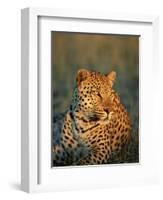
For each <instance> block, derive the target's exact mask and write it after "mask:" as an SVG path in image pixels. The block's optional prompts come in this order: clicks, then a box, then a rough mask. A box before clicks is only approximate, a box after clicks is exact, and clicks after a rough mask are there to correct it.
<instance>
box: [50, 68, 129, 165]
mask: <svg viewBox="0 0 163 200" xmlns="http://www.w3.org/2000/svg"><path fill="white" fill-rule="evenodd" d="M116 77H117V74H116V72H115V71H111V72H109V73H107V74H103V73H100V72H96V71H90V70H88V69H80V70H78V72H77V76H76V82H75V87H74V90H73V95H72V100H71V103H70V106H69V108H68V109H67V111H66V112H65V113H64V114H63V115H62V116H61V117H60V118H59V119H58V120H55V123H54V127H53V143H52V160H53V165H54V166H62V165H63V166H65V165H97V164H107V163H108V162H109V160H110V159H111V157H112V156H113V155H114V154H116V153H117V152H125V149H126V148H127V146H128V144H129V141H130V138H131V132H132V123H131V118H130V116H129V114H128V112H127V110H126V108H125V106H124V105H123V104H122V102H121V100H120V96H119V95H118V93H117V92H116V91H115V89H114V83H115V80H116Z"/></svg>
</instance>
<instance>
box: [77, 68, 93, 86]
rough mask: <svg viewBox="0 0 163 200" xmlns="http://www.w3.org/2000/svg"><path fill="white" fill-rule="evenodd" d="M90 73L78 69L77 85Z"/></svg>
mask: <svg viewBox="0 0 163 200" xmlns="http://www.w3.org/2000/svg"><path fill="white" fill-rule="evenodd" d="M89 75H90V72H89V71H88V70H86V69H80V70H79V71H78V73H77V77H76V82H77V84H78V85H79V84H80V83H81V82H82V81H84V80H86V79H87V78H88V76H89Z"/></svg>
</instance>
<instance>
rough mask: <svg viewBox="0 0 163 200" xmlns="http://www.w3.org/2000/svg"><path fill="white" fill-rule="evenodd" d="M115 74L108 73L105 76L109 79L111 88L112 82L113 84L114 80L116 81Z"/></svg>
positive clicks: (113, 72)
mask: <svg viewBox="0 0 163 200" xmlns="http://www.w3.org/2000/svg"><path fill="white" fill-rule="evenodd" d="M116 76H117V75H116V72H115V71H112V72H110V73H109V74H107V77H108V79H109V82H110V84H111V87H112V86H113V84H114V82H115V79H116Z"/></svg>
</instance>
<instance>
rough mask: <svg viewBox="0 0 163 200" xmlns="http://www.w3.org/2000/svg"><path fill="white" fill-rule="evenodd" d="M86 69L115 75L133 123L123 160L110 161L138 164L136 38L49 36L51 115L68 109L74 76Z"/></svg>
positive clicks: (137, 62)
mask: <svg viewBox="0 0 163 200" xmlns="http://www.w3.org/2000/svg"><path fill="white" fill-rule="evenodd" d="M80 68H86V69H90V70H94V71H99V72H101V73H108V72H110V71H111V70H114V71H116V73H117V80H116V82H115V85H114V88H115V90H116V91H117V92H118V94H119V95H120V98H121V101H122V103H123V104H124V105H125V107H126V109H127V111H128V112H129V115H130V117H131V119H132V123H133V131H132V138H131V142H130V145H129V148H128V152H127V154H126V157H125V158H124V157H123V159H122V158H121V156H120V157H119V158H118V159H117V158H116V159H114V158H113V160H112V161H111V162H112V163H119V162H138V160H139V153H138V152H139V132H138V128H139V36H131V35H104V34H86V33H68V32H52V93H53V98H52V102H53V103H52V106H53V108H52V113H53V114H58V113H62V112H64V111H66V109H67V108H68V106H69V104H70V101H71V98H72V93H73V87H74V82H75V79H76V73H77V71H78V69H80Z"/></svg>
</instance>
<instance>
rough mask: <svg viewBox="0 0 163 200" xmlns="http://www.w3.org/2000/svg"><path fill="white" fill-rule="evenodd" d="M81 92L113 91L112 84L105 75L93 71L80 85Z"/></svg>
mask: <svg viewBox="0 0 163 200" xmlns="http://www.w3.org/2000/svg"><path fill="white" fill-rule="evenodd" d="M79 90H80V91H81V92H87V93H89V92H95V91H97V92H103V93H105V92H109V90H110V91H111V86H110V84H109V81H108V79H107V77H105V75H101V74H98V73H97V74H95V73H92V74H91V76H90V77H88V78H87V79H86V80H85V81H83V82H82V84H81V85H80V87H79Z"/></svg>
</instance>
